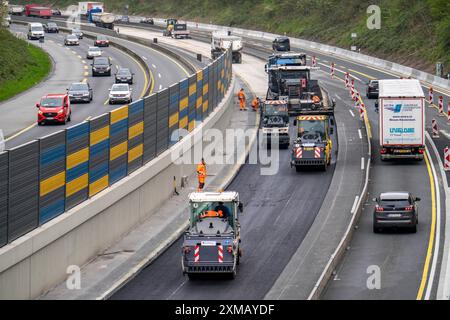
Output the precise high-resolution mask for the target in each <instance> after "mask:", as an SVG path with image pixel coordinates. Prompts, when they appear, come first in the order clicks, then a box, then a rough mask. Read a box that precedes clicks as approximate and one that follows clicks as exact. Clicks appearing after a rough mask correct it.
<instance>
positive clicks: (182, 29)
mask: <svg viewBox="0 0 450 320" xmlns="http://www.w3.org/2000/svg"><path fill="white" fill-rule="evenodd" d="M171 36H172V38H175V39H180V38H184V39H189V38H190V37H191V34H190V31H189V30H188V29H187V24H186V23H175V24H174V26H173V30H172V34H171Z"/></svg>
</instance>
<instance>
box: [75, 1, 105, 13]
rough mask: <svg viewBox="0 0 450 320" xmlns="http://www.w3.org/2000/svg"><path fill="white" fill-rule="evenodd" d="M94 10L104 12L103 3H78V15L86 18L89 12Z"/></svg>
mask: <svg viewBox="0 0 450 320" xmlns="http://www.w3.org/2000/svg"><path fill="white" fill-rule="evenodd" d="M94 8H99V9H101V10H102V11H103V10H104V5H103V2H92V1H87V2H78V12H79V14H80V15H83V16H87V15H88V14H89V11H90V10H92V9H94Z"/></svg>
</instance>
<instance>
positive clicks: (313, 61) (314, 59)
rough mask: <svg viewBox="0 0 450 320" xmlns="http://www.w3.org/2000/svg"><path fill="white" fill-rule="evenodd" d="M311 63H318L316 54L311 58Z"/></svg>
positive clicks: (313, 64)
mask: <svg viewBox="0 0 450 320" xmlns="http://www.w3.org/2000/svg"><path fill="white" fill-rule="evenodd" d="M311 65H312V66H313V67H315V66H316V65H317V61H316V56H313V57H312V59H311Z"/></svg>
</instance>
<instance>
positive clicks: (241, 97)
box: [238, 88, 247, 111]
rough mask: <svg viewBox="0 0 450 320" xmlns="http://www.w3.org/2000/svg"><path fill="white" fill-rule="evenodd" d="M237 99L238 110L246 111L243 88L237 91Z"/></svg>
mask: <svg viewBox="0 0 450 320" xmlns="http://www.w3.org/2000/svg"><path fill="white" fill-rule="evenodd" d="M238 99H239V109H240V110H241V111H242V110H245V111H246V110H247V107H246V106H245V94H244V88H241V90H239V93H238Z"/></svg>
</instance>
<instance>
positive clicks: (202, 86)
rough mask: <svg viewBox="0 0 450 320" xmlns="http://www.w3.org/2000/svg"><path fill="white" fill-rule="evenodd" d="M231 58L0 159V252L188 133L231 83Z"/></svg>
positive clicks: (217, 101)
mask: <svg viewBox="0 0 450 320" xmlns="http://www.w3.org/2000/svg"><path fill="white" fill-rule="evenodd" d="M231 58H232V56H231V51H227V52H226V53H224V54H223V55H222V56H221V57H219V58H218V59H217V60H215V61H213V62H211V63H210V64H209V65H208V66H207V67H205V68H203V69H202V70H200V71H198V72H196V73H194V74H192V75H190V76H189V77H188V78H187V79H185V80H182V81H180V82H179V83H177V84H175V85H173V86H171V87H170V88H169V89H166V90H161V91H159V92H157V93H154V94H152V95H150V96H146V97H144V98H143V99H140V100H137V101H134V102H133V103H131V104H129V105H125V106H123V107H121V108H118V109H115V110H113V111H111V112H108V113H106V114H103V115H100V116H98V117H95V118H94V119H90V120H88V121H86V122H83V123H81V124H78V125H76V126H73V127H70V128H68V129H65V130H61V131H58V132H56V133H53V134H51V135H49V136H46V137H43V138H40V139H38V140H34V141H31V142H29V143H27V144H25V145H21V146H18V147H16V148H14V149H10V150H6V151H4V152H0V247H2V246H4V245H6V244H8V243H10V242H12V241H14V240H15V239H17V238H19V237H21V236H23V235H25V234H26V233H28V232H30V231H32V230H33V229H36V228H38V227H39V226H41V225H43V224H45V223H47V222H49V221H51V220H52V219H54V218H56V217H58V216H60V215H61V214H62V213H64V212H66V211H68V210H69V209H71V208H73V207H74V206H76V205H77V204H79V203H81V202H83V201H85V200H87V199H89V198H91V197H93V196H95V195H97V194H98V193H100V192H101V191H103V190H105V189H107V188H109V187H111V186H112V185H113V184H115V183H117V182H118V181H120V180H121V179H123V178H125V177H126V176H128V175H130V174H131V173H132V172H133V171H136V170H137V169H138V168H140V167H142V166H144V165H145V164H147V163H148V162H149V161H151V160H153V159H154V158H156V157H157V156H158V155H160V154H161V153H163V152H164V151H166V150H167V149H168V148H169V147H171V146H172V145H173V144H175V143H176V142H177V141H178V139H176V140H174V139H173V135H172V134H173V133H174V132H175V131H176V130H178V129H185V130H187V131H188V132H192V131H193V130H194V129H195V128H196V127H198V126H199V125H200V124H201V123H202V122H203V121H204V120H205V119H206V118H207V117H208V116H209V115H210V114H211V112H212V111H213V110H214V109H215V108H216V107H217V106H218V105H219V104H220V102H221V101H222V99H223V97H224V95H225V93H226V91H227V90H228V88H229V86H230V84H231V80H232V65H231Z"/></svg>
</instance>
